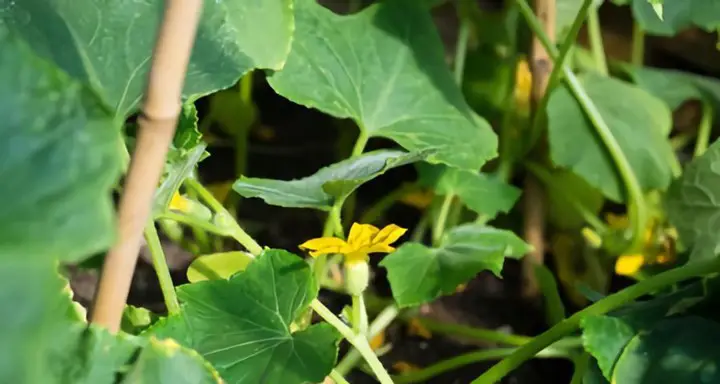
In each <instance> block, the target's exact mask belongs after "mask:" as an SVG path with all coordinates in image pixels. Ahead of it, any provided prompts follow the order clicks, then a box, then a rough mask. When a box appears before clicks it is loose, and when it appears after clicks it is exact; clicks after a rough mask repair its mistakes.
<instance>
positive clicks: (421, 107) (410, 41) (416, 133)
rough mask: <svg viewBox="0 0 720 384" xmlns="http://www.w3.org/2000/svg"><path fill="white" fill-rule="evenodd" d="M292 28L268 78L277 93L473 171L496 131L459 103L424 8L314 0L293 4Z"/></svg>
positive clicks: (399, 0) (489, 152)
mask: <svg viewBox="0 0 720 384" xmlns="http://www.w3.org/2000/svg"><path fill="white" fill-rule="evenodd" d="M295 21H296V24H297V29H296V31H295V39H294V41H293V49H292V51H291V53H290V56H289V57H288V61H287V64H286V66H285V68H284V69H283V70H282V71H280V72H276V73H273V74H272V75H271V76H270V77H269V79H268V80H269V82H270V85H271V86H272V87H273V89H275V91H276V92H277V93H279V94H280V95H282V96H284V97H286V98H288V99H290V100H292V101H294V102H296V103H298V104H302V105H305V106H308V107H312V108H316V109H319V110H321V111H323V112H325V113H327V114H330V115H333V116H335V117H338V118H351V119H353V120H355V121H356V122H357V124H358V126H359V127H361V129H362V130H363V131H364V132H365V133H367V134H368V135H369V136H370V137H385V138H388V139H391V140H394V141H395V142H397V143H398V144H400V145H401V146H402V147H404V148H405V149H407V150H409V151H414V150H424V149H428V148H432V149H436V150H437V152H436V153H435V154H433V155H432V156H430V157H429V161H431V162H443V163H447V164H450V165H454V166H458V167H460V168H467V169H479V168H480V166H482V165H483V164H484V163H485V161H487V160H488V159H490V158H493V157H495V156H496V154H497V136H496V135H495V134H494V133H493V132H492V130H491V128H490V126H489V125H488V124H487V122H485V121H484V120H482V119H481V118H479V117H477V116H474V115H473V114H472V111H471V110H470V108H469V107H468V105H467V104H466V103H465V101H464V99H463V95H462V93H461V91H460V89H459V87H458V86H457V85H456V84H455V81H454V80H453V77H452V75H451V73H450V70H449V69H448V68H447V65H446V63H445V60H444V54H443V46H442V42H441V40H440V38H439V37H438V35H437V32H436V29H435V26H434V24H433V22H432V19H431V18H430V15H429V13H428V11H427V10H426V9H423V7H422V6H421V5H420V4H417V2H416V1H413V0H395V1H386V2H382V3H381V4H376V5H373V6H370V7H367V8H366V9H364V10H363V11H361V12H359V13H356V14H353V15H350V16H340V15H336V14H334V13H332V12H331V11H330V10H328V9H326V8H324V7H322V6H321V5H319V4H317V3H316V1H315V0H298V1H296V4H295Z"/></svg>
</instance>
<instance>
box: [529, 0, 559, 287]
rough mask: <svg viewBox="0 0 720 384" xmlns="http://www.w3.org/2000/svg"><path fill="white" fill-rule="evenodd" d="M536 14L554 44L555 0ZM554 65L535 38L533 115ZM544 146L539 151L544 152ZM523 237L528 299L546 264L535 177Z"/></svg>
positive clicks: (539, 4) (541, 200)
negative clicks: (527, 247) (541, 266)
mask: <svg viewBox="0 0 720 384" xmlns="http://www.w3.org/2000/svg"><path fill="white" fill-rule="evenodd" d="M535 14H536V15H537V17H538V19H539V20H540V23H542V26H543V29H544V30H545V33H546V34H547V35H548V36H549V37H550V40H551V41H552V42H555V0H535ZM552 68H553V61H552V59H551V58H550V55H549V54H548V52H547V51H546V50H545V48H543V45H542V43H540V40H539V39H538V38H537V37H533V41H532V52H531V57H530V69H531V71H532V93H531V100H532V104H533V110H534V113H542V111H537V110H536V108H537V106H538V104H539V103H540V100H542V98H543V95H544V94H545V92H546V91H547V86H548V81H549V79H550V73H551V72H552ZM542 146H543V145H542V142H541V143H540V148H542ZM523 209H524V216H525V222H524V237H525V240H526V241H527V242H528V243H529V244H530V245H532V246H533V248H534V249H533V251H532V252H531V253H530V254H529V255H527V256H526V257H525V259H524V260H523V276H524V277H525V284H524V289H523V292H524V294H525V296H526V297H536V296H537V295H538V293H539V286H538V283H537V280H536V279H535V265H537V264H543V263H544V262H545V191H544V190H543V188H542V185H541V184H540V182H538V181H537V180H536V179H535V178H534V177H533V176H532V175H527V176H526V177H525V198H524V199H523Z"/></svg>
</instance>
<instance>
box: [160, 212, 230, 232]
mask: <svg viewBox="0 0 720 384" xmlns="http://www.w3.org/2000/svg"><path fill="white" fill-rule="evenodd" d="M155 219H167V220H173V221H177V222H178V223H182V224H185V225H188V226H191V227H195V228H198V229H201V230H203V231H206V232H210V233H212V234H215V235H218V236H230V234H229V233H228V231H226V230H224V229H222V228H220V227H218V226H216V225H214V224H212V223H209V222H207V221H203V220H198V219H196V218H194V217H192V216H187V215H183V214H180V213H175V212H170V211H168V212H164V213H161V214H158V215H156V216H155Z"/></svg>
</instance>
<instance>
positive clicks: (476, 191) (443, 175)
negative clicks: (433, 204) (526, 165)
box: [417, 163, 520, 219]
mask: <svg viewBox="0 0 720 384" xmlns="http://www.w3.org/2000/svg"><path fill="white" fill-rule="evenodd" d="M417 168H418V173H419V178H420V180H419V182H420V184H422V185H424V186H428V187H432V188H434V189H435V192H436V193H437V194H439V195H447V194H453V195H456V196H458V198H460V200H461V201H462V202H463V203H464V204H465V205H467V206H468V208H470V209H472V210H473V211H475V212H476V213H478V214H481V215H485V216H487V217H488V218H489V219H492V218H494V217H495V216H497V214H498V213H499V212H505V213H507V212H508V211H509V210H510V209H511V208H512V207H513V205H515V202H517V199H518V198H519V197H520V190H519V189H517V188H515V187H513V186H512V185H509V184H507V183H505V182H503V181H502V180H500V179H499V178H496V177H492V176H488V175H486V174H483V173H478V172H471V171H467V170H464V169H459V168H455V167H448V166H446V165H433V164H427V163H419V164H417Z"/></svg>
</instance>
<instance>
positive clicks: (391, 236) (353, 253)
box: [300, 223, 407, 264]
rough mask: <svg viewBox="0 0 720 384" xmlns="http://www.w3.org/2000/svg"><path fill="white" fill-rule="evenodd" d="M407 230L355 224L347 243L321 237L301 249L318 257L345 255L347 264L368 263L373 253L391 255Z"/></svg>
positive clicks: (341, 240) (396, 227)
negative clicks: (333, 254) (393, 244)
mask: <svg viewBox="0 0 720 384" xmlns="http://www.w3.org/2000/svg"><path fill="white" fill-rule="evenodd" d="M405 232H407V229H405V228H401V227H399V226H397V225H395V224H390V225H388V226H386V227H385V228H383V229H378V228H377V227H375V226H373V225H370V224H359V223H354V224H353V225H352V227H351V228H350V234H349V235H348V239H347V241H345V240H343V239H340V238H337V237H320V238H316V239H311V240H308V241H306V242H304V243H302V244H300V248H301V249H303V250H307V251H310V256H312V257H317V256H320V255H327V254H332V253H340V254H343V255H345V263H347V264H352V263H358V262H367V261H368V260H369V256H368V255H369V254H371V253H390V252H392V251H394V250H395V248H393V247H392V246H391V245H390V244H392V243H394V242H395V241H397V240H398V239H399V238H400V237H401V236H402V235H404V234H405Z"/></svg>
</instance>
